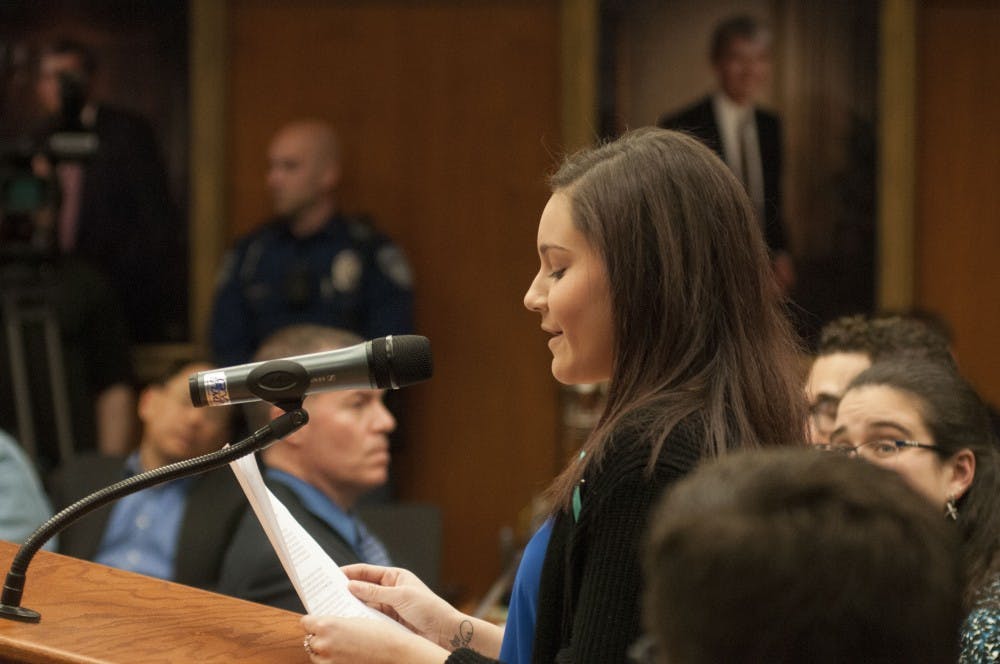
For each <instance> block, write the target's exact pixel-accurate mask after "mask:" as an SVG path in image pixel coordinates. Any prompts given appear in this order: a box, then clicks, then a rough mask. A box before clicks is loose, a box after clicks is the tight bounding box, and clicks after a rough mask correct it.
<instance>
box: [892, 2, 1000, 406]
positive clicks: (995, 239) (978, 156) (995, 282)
mask: <svg viewBox="0 0 1000 664" xmlns="http://www.w3.org/2000/svg"><path fill="white" fill-rule="evenodd" d="M918 4H919V9H918V13H917V44H918V46H917V49H918V51H917V61H918V64H917V103H916V107H917V118H918V119H917V141H916V146H917V147H916V155H917V160H916V171H917V173H916V206H915V207H916V257H917V266H918V267H917V273H918V274H917V279H916V291H917V292H916V303H917V305H918V306H920V307H922V308H926V309H929V310H932V311H935V312H938V313H940V314H941V315H942V316H944V318H945V319H946V320H947V321H948V322H949V323H950V325H951V327H952V329H953V332H954V337H955V352H956V354H957V356H958V361H959V364H960V365H961V367H962V370H963V372H964V373H965V374H966V375H967V376H968V377H969V378H970V379H971V380H972V382H973V383H974V384H975V385H976V386H977V387H978V388H979V390H980V391H981V392H982V393H983V395H984V397H986V398H987V399H988V400H989V401H991V402H992V403H993V404H1000V350H998V340H1000V260H997V251H998V249H1000V186H997V180H998V177H1000V125H998V124H997V117H1000V52H998V51H997V49H996V42H997V39H998V37H1000V4H997V3H996V2H987V1H985V0H983V1H965V2H950V1H944V0H935V1H929V2H923V3H918ZM884 121H891V118H886V119H885V120H884Z"/></svg>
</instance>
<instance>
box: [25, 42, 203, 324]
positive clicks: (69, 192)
mask: <svg viewBox="0 0 1000 664" xmlns="http://www.w3.org/2000/svg"><path fill="white" fill-rule="evenodd" d="M96 69H97V67H96V60H95V58H94V55H93V53H92V52H91V51H90V49H89V48H87V47H86V46H85V45H83V44H81V43H78V42H75V41H71V40H61V41H58V42H56V43H54V44H53V45H51V46H49V47H48V48H46V49H45V50H44V51H43V52H42V54H41V57H40V60H39V76H38V83H37V96H38V101H39V105H40V107H41V110H42V112H43V113H45V115H46V118H47V119H46V127H45V129H44V131H43V132H42V134H43V138H44V141H45V143H44V146H43V147H44V157H42V158H40V159H36V170H39V171H40V174H42V175H51V176H52V177H53V178H54V179H55V180H56V182H57V184H58V187H59V192H60V199H61V200H60V205H59V209H58V211H57V212H58V214H57V215H56V219H55V220H54V226H55V227H54V228H53V229H52V230H53V231H54V235H55V241H56V244H57V246H58V249H59V250H60V251H61V252H62V253H64V254H68V255H73V256H76V257H79V258H82V259H84V260H87V261H88V262H90V263H91V264H93V265H94V266H95V267H96V268H98V269H100V270H101V271H102V272H104V274H105V275H106V276H107V278H108V279H109V280H110V281H111V283H112V286H113V287H114V288H115V289H116V290H117V291H118V297H119V299H120V300H121V302H122V303H123V305H124V308H125V313H126V318H127V321H128V323H129V326H130V330H131V333H132V336H133V338H134V340H135V341H138V342H149V341H164V340H175V339H179V338H182V337H183V334H184V332H185V330H184V326H185V321H186V313H185V310H184V306H183V302H184V297H185V296H184V293H185V291H186V288H185V286H184V284H185V279H186V271H185V267H184V266H185V261H184V258H185V255H186V244H185V234H184V233H183V232H182V231H183V228H182V225H181V224H180V223H179V215H178V212H177V210H176V208H175V206H174V204H173V201H172V199H171V196H170V193H169V187H168V184H167V175H166V169H165V167H164V164H163V159H162V158H161V155H160V151H159V148H158V147H157V142H156V138H155V136H154V133H153V129H152V127H150V125H149V123H148V122H147V121H146V120H145V119H143V118H142V117H140V116H138V115H136V114H134V113H130V112H127V111H124V110H121V109H116V108H112V107H109V106H107V105H104V104H99V103H97V101H96V100H95V99H94V96H93V92H94V74H95V72H96ZM67 134H75V135H76V136H77V137H80V136H85V137H89V139H90V140H91V143H90V144H89V147H87V148H84V149H80V150H79V152H78V153H74V154H72V155H69V156H68V155H67V154H66V153H65V152H64V150H63V149H61V148H60V145H63V144H60V143H59V142H58V141H57V140H54V137H56V136H57V135H63V136H65V135H67ZM94 138H96V143H95V142H94V141H93V139H94Z"/></svg>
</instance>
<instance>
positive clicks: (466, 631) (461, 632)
mask: <svg viewBox="0 0 1000 664" xmlns="http://www.w3.org/2000/svg"><path fill="white" fill-rule="evenodd" d="M472 632H473V629H472V621H471V620H463V621H462V622H460V623H458V634H456V635H455V636H453V637H451V647H452V649H457V648H465V647H466V646H468V645H469V644H470V643H472Z"/></svg>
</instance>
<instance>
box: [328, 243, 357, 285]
mask: <svg viewBox="0 0 1000 664" xmlns="http://www.w3.org/2000/svg"><path fill="white" fill-rule="evenodd" d="M361 269H362V265H361V257H360V256H359V255H358V252H356V251H354V250H353V249H344V250H343V251H341V252H340V253H338V254H337V255H336V256H334V257H333V262H332V263H330V281H331V282H332V283H333V287H334V289H336V290H338V291H340V292H341V293H350V292H352V291H355V290H357V289H358V284H359V283H361Z"/></svg>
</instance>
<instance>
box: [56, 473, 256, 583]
mask: <svg viewBox="0 0 1000 664" xmlns="http://www.w3.org/2000/svg"><path fill="white" fill-rule="evenodd" d="M124 478H125V463H124V461H123V460H122V459H117V458H113V457H105V456H99V455H83V456H78V457H75V458H74V459H73V460H72V461H70V462H68V463H67V464H64V465H63V466H62V467H60V469H59V470H58V471H56V473H55V474H54V475H53V477H52V480H51V493H52V500H53V503H54V504H55V508H56V511H57V512H58V511H59V510H61V509H63V508H64V507H66V506H68V505H70V504H72V503H74V502H76V501H77V500H79V499H80V498H83V497H84V496H87V495H89V494H91V493H93V492H95V491H97V490H99V489H103V488H104V487H106V486H110V485H112V484H114V483H116V482H118V481H120V480H122V479H124ZM112 506H113V503H112V505H106V506H104V507H102V508H100V509H98V510H95V511H94V512H92V513H90V514H88V515H87V516H85V517H83V518H82V519H80V520H79V521H77V522H76V523H74V524H73V525H72V526H70V527H69V528H67V529H66V530H64V531H62V532H61V533H60V534H59V552H60V553H64V554H66V555H70V556H74V557H76V558H83V559H85V560H93V559H94V557H95V556H96V555H97V549H98V547H99V546H100V544H101V538H102V537H104V531H105V529H106V528H107V526H108V520H109V518H110V516H111V508H112ZM246 507H247V500H246V497H245V496H244V495H243V490H242V489H240V486H239V484H238V483H237V482H236V478H235V477H234V476H233V473H232V471H231V470H229V468H219V469H217V470H213V471H210V472H208V473H205V474H203V475H199V476H197V477H195V478H194V482H193V483H192V485H191V492H190V493H189V494H188V500H187V504H186V505H185V507H184V516H183V517H182V520H181V529H180V533H179V535H178V538H179V539H178V542H177V558H176V560H175V561H174V579H173V580H174V581H176V582H178V583H183V584H187V585H190V586H196V587H199V588H205V589H208V590H214V589H215V585H216V582H217V581H218V578H219V571H220V567H221V565H222V557H223V554H224V553H225V551H226V547H227V545H228V544H229V541H230V539H231V538H232V536H233V533H234V532H235V531H236V527H237V526H238V525H239V522H240V517H242V516H243V513H244V512H245V511H247V509H246Z"/></svg>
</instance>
